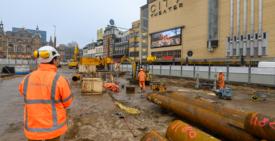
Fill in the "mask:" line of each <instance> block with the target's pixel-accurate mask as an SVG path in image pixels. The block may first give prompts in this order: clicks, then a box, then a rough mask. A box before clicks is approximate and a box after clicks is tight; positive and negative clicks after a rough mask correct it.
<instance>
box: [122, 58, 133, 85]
mask: <svg viewBox="0 0 275 141" xmlns="http://www.w3.org/2000/svg"><path fill="white" fill-rule="evenodd" d="M124 62H129V63H130V64H131V65H132V79H133V80H135V81H136V80H137V64H136V62H135V60H133V59H131V58H129V57H127V56H123V57H121V59H120V63H124Z"/></svg>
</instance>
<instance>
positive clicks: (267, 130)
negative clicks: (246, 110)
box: [244, 113, 275, 141]
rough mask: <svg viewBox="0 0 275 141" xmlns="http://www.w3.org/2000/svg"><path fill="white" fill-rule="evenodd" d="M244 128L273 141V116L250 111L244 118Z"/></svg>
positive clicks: (274, 131) (274, 132) (274, 139)
mask: <svg viewBox="0 0 275 141" xmlns="http://www.w3.org/2000/svg"><path fill="white" fill-rule="evenodd" d="M244 127H245V130H246V131H247V132H248V133H250V134H252V135H255V136H257V137H259V138H263V139H266V140H269V141H275V118H271V117H268V116H265V115H262V114H258V113H250V114H249V115H248V116H247V117H246V120H245V124H244Z"/></svg>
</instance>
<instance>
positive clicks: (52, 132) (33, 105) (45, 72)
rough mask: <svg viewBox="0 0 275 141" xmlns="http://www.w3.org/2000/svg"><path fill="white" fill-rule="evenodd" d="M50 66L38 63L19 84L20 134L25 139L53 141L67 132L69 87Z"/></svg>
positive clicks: (70, 98)
mask: <svg viewBox="0 0 275 141" xmlns="http://www.w3.org/2000/svg"><path fill="white" fill-rule="evenodd" d="M56 72H57V68H56V66H54V65H51V64H40V65H39V68H38V70H36V71H34V72H33V73H31V74H30V75H28V76H26V77H25V79H24V80H23V81H22V82H21V84H20V85H19V92H20V94H21V95H22V96H24V101H25V106H24V125H25V126H24V127H25V128H24V132H25V135H26V137H27V138H28V139H31V140H46V139H53V138H56V137H58V136H60V135H62V134H64V133H65V132H66V131H67V119H66V118H67V117H66V110H65V109H66V108H68V107H69V106H70V105H71V103H72V95H71V90H70V87H69V84H68V82H67V80H66V79H65V78H63V77H62V76H60V75H59V74H57V73H56Z"/></svg>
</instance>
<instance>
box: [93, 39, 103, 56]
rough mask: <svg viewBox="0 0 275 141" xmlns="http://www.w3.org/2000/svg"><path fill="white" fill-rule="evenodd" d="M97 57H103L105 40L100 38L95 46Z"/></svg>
mask: <svg viewBox="0 0 275 141" xmlns="http://www.w3.org/2000/svg"><path fill="white" fill-rule="evenodd" d="M95 57H98V58H102V57H103V40H98V41H97V44H96V46H95Z"/></svg>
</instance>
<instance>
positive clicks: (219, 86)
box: [217, 71, 225, 89]
mask: <svg viewBox="0 0 275 141" xmlns="http://www.w3.org/2000/svg"><path fill="white" fill-rule="evenodd" d="M224 88H225V79H224V73H223V72H221V71H220V72H219V73H218V82H217V89H224Z"/></svg>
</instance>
